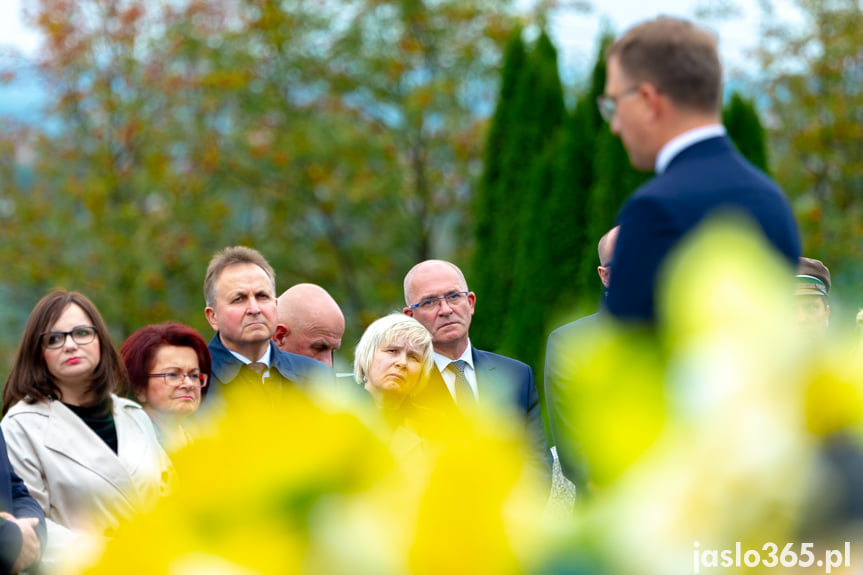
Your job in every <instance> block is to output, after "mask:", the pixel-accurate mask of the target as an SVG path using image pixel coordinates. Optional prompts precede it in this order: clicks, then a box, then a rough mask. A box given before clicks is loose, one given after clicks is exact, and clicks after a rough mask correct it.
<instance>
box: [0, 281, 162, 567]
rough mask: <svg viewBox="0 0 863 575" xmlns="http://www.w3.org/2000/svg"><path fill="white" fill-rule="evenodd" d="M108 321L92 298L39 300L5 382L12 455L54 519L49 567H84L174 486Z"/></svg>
mask: <svg viewBox="0 0 863 575" xmlns="http://www.w3.org/2000/svg"><path fill="white" fill-rule="evenodd" d="M126 377H127V376H126V371H125V368H124V366H123V363H122V361H121V359H120V357H119V354H118V353H117V351H116V350H115V349H114V347H113V345H112V344H111V339H110V336H109V334H108V330H107V327H106V326H105V322H104V321H103V320H102V317H101V316H100V315H99V312H98V310H97V309H96V307H95V306H94V305H93V303H92V302H90V300H89V299H87V298H86V297H85V296H83V295H81V294H79V293H75V292H66V291H63V290H58V291H55V292H52V293H50V294H48V295H46V296H45V297H44V298H42V300H40V301H39V303H38V304H36V307H35V308H34V309H33V312H32V313H31V314H30V318H29V319H28V321H27V326H26V327H25V330H24V335H23V337H22V341H21V345H20V347H19V348H18V353H17V355H16V357H15V362H14V364H13V366H12V370H11V372H10V373H9V377H8V379H7V380H6V387H5V389H4V390H3V413H4V414H5V415H4V417H3V420H2V422H0V426H2V428H3V433H4V435H5V436H6V441H7V444H8V451H9V459H10V461H11V462H12V466H13V467H14V469H15V471H16V473H18V475H20V476H21V478H22V479H23V480H24V483H25V484H26V485H27V488H28V489H29V491H30V493H31V494H32V495H33V497H34V498H35V499H36V501H38V502H39V504H40V505H41V506H42V509H43V511H44V512H45V517H46V519H47V523H48V543H47V548H46V549H45V550H44V553H43V555H42V556H43V565H45V566H46V567H48V569H47V570H48V571H49V572H50V571H51V568H56V566H57V564H58V562H60V563H65V562H67V561H70V560H74V561H75V562H77V563H85V562H86V561H87V560H88V559H89V558H90V557H92V553H96V552H97V550H98V549H99V548H100V547H101V545H102V543H103V542H104V540H105V537H108V536H110V535H111V534H112V532H113V531H114V530H115V529H116V528H117V527H118V525H119V524H120V522H121V521H122V520H123V519H128V518H130V517H132V516H133V515H135V514H136V513H138V512H141V511H145V510H148V509H150V508H151V507H152V506H153V505H154V504H155V502H156V500H157V499H158V498H159V496H160V494H162V493H164V492H165V491H166V490H167V484H168V482H169V479H170V463H169V461H168V458H167V456H166V455H165V453H164V451H163V450H162V449H161V447H160V446H159V443H158V440H157V439H156V435H155V432H154V430H153V426H152V424H151V423H150V420H149V418H148V417H147V415H146V413H144V410H143V409H142V408H141V407H140V406H139V405H138V404H136V403H134V402H132V401H129V400H126V399H122V398H119V397H117V396H116V395H114V394H113V393H112V392H113V391H114V390H116V389H118V388H119V387H120V386H121V385H122V384H123V383H124V381H125V379H126Z"/></svg>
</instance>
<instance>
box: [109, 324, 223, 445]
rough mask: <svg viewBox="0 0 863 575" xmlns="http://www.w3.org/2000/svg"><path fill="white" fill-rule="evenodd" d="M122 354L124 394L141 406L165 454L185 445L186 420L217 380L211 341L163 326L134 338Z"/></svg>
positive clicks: (173, 326)
mask: <svg viewBox="0 0 863 575" xmlns="http://www.w3.org/2000/svg"><path fill="white" fill-rule="evenodd" d="M120 355H121V356H122V357H123V361H124V362H125V364H126V370H127V371H128V372H129V387H128V388H127V389H125V390H123V394H124V395H126V397H129V398H131V399H134V400H136V401H138V402H140V403H141V405H142V406H143V407H144V411H146V412H147V415H149V416H150V419H152V420H153V424H154V425H155V427H156V435H157V436H158V437H159V441H160V442H161V443H162V446H163V447H164V448H165V449H166V450H169V451H171V450H174V449H178V448H180V447H183V446H184V445H186V444H187V443H188V442H189V439H190V437H189V434H188V433H187V432H186V430H185V429H183V425H182V424H183V421H184V420H185V419H186V418H187V417H188V416H190V415H192V414H193V413H195V411H197V409H198V407H199V406H200V405H201V400H202V398H203V397H204V396H206V393H207V384H208V383H209V382H210V378H211V377H212V375H213V374H212V367H211V362H210V352H209V350H208V349H207V342H205V341H204V338H202V337H201V335H200V334H199V333H198V332H197V331H195V330H194V329H193V328H191V327H189V326H187V325H183V324H181V323H161V324H156V325H148V326H144V327H142V328H141V329H139V330H138V331H136V332H135V333H133V334H132V335H130V336H129V338H128V339H126V341H125V342H124V343H123V346H122V347H121V348H120Z"/></svg>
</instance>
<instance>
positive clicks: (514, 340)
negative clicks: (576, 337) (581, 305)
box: [499, 33, 567, 369]
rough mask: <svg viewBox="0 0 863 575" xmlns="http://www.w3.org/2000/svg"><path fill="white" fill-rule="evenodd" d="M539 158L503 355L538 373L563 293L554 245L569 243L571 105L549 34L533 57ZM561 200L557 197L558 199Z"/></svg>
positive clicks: (524, 216) (527, 194)
mask: <svg viewBox="0 0 863 575" xmlns="http://www.w3.org/2000/svg"><path fill="white" fill-rule="evenodd" d="M530 76H531V78H530V84H529V85H526V87H528V86H529V87H530V92H531V93H532V107H531V108H530V110H531V111H532V114H533V117H534V123H533V126H534V127H535V128H537V130H536V131H535V132H534V133H533V134H532V135H531V140H532V141H534V142H535V146H536V147H535V150H536V152H535V156H534V158H532V166H531V168H530V172H529V176H530V177H529V179H528V180H527V181H526V184H527V186H526V187H525V188H524V190H523V193H524V204H523V207H524V209H523V210H522V212H521V214H519V215H520V231H519V236H518V239H519V242H518V244H517V246H516V248H517V249H516V251H515V253H514V254H513V255H514V256H515V258H514V263H515V275H514V278H513V284H512V286H513V287H512V290H511V292H510V298H511V304H510V306H509V313H508V314H507V315H506V318H505V323H504V332H503V336H504V337H503V341H502V345H501V347H500V348H499V349H500V351H502V352H503V353H505V354H507V355H511V356H514V357H517V358H519V359H521V360H522V361H524V362H526V363H527V364H528V365H531V366H532V367H533V368H534V369H538V367H539V363H540V359H541V357H542V350H543V348H544V347H545V317H546V311H547V309H548V306H549V304H550V303H551V301H552V299H553V298H554V297H555V294H556V293H557V290H558V288H559V278H558V277H556V274H555V268H554V266H555V263H556V262H555V260H554V256H555V254H554V253H553V252H552V250H551V245H552V244H554V242H556V241H560V240H561V239H563V238H562V237H561V236H558V235H556V233H555V232H556V231H562V232H563V234H564V235H563V237H566V233H567V230H565V229H564V230H560V227H559V223H560V219H561V218H562V217H566V216H564V215H563V214H561V213H560V212H558V211H556V210H557V209H560V207H561V206H559V205H554V206H553V205H552V204H551V202H552V199H553V193H554V190H555V180H556V176H557V174H556V171H557V169H558V168H559V165H558V162H557V159H558V158H559V156H560V150H561V149H562V148H563V147H565V137H564V136H565V134H564V132H565V127H566V124H565V122H566V119H567V113H566V106H565V104H564V101H563V88H562V87H561V84H560V75H559V72H558V66H557V50H555V48H554V46H553V45H552V43H551V41H550V40H549V38H548V36H547V35H546V34H545V33H543V34H541V35H540V37H539V38H538V40H537V42H536V46H535V47H534V49H533V51H532V53H531V56H530ZM555 199H557V198H555Z"/></svg>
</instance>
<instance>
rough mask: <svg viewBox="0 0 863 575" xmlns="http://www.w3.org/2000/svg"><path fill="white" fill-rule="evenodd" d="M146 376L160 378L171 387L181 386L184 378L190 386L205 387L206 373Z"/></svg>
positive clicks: (174, 373) (151, 374)
mask: <svg viewBox="0 0 863 575" xmlns="http://www.w3.org/2000/svg"><path fill="white" fill-rule="evenodd" d="M147 375H149V376H150V377H161V378H162V379H163V380H164V381H165V383H166V384H167V385H170V386H171V387H180V386H181V385H183V380H185V379H186V378H189V382H190V383H191V384H192V385H197V386H198V387H207V374H206V373H180V372H178V371H173V372H170V373H149V374H147Z"/></svg>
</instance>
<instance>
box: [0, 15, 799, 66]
mask: <svg viewBox="0 0 863 575" xmlns="http://www.w3.org/2000/svg"><path fill="white" fill-rule="evenodd" d="M24 1H26V0H0V43H2V44H14V45H16V46H18V47H19V48H21V49H22V50H24V51H25V52H27V53H32V52H33V51H34V50H35V48H36V45H37V43H38V37H37V36H36V35H35V34H34V33H33V32H31V31H28V30H27V29H25V28H24V26H23V24H22V22H21V14H20V13H21V6H22V5H23V2H24ZM517 1H519V3H524V4H530V3H531V2H532V1H533V0H517ZM708 1H712V2H713V3H714V5H715V3H716V0H701V2H700V3H701V4H702V5H703V4H705V3H706V2H708ZM725 1H726V2H732V3H733V4H734V5H735V6H737V8H738V12H739V16H737V17H734V18H732V19H729V20H727V21H725V22H723V23H722V24H720V25H718V26H717V27H716V28H715V31H716V32H717V33H718V34H719V41H720V50H721V51H722V55H723V60H724V62H725V65H726V69H727V70H728V71H729V72H730V73H733V72H734V70H735V69H744V70H748V71H752V70H751V65H750V64H748V63H747V62H748V61H747V51H748V50H751V49H752V48H754V46H755V43H756V40H757V38H758V23H759V21H760V11H759V8H758V0H725ZM788 2H789V0H774V3H776V4H779V5H780V6H779V7H780V12H779V13H780V14H783V17H791V16H793V15H792V14H789V13H788V12H787V11H783V10H781V8H782V6H781V5H782V4H787V3H788ZM592 4H593V5H594V8H593V10H592V11H591V12H590V13H588V14H577V13H570V14H568V15H564V16H559V17H557V18H555V20H554V21H553V22H552V26H551V30H550V32H551V35H552V38H553V40H554V42H555V44H556V45H557V47H558V50H560V53H561V54H560V59H561V68H562V69H563V71H564V74H566V75H568V76H570V77H575V76H576V75H580V74H583V73H584V71H585V70H587V69H589V66H590V65H591V64H592V61H593V58H594V55H595V42H596V39H597V36H598V34H599V31H600V29H601V23H602V22H603V21H608V22H610V23H611V25H612V26H613V28H614V30H615V31H617V32H622V31H623V30H625V29H626V28H628V27H630V26H631V25H633V24H634V23H636V22H638V21H640V20H644V19H647V18H651V17H654V16H657V15H659V14H669V15H676V16H683V17H687V18H694V17H695V11H696V7H697V6H698V5H699V0H592ZM568 71H571V73H568ZM570 74H571V75H570Z"/></svg>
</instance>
